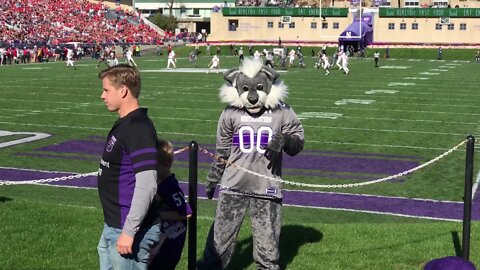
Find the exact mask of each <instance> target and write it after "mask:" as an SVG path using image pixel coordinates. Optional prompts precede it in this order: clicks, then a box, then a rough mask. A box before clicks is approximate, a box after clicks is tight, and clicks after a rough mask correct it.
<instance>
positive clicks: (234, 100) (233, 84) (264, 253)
mask: <svg viewBox="0 0 480 270" xmlns="http://www.w3.org/2000/svg"><path fill="white" fill-rule="evenodd" d="M278 77H279V75H278V73H277V72H275V70H273V69H271V68H270V67H267V66H264V65H262V63H261V62H260V61H257V60H252V59H245V61H244V62H243V64H242V65H241V66H240V68H239V69H233V70H229V71H227V72H226V73H225V74H224V78H225V80H226V81H227V83H225V84H224V85H223V86H222V87H221V88H220V98H221V100H222V102H225V103H227V104H228V105H227V107H226V108H225V109H224V110H223V112H222V114H221V116H220V120H219V121H218V127H217V140H216V155H217V157H220V158H221V159H223V160H228V162H227V164H225V162H222V161H221V160H214V161H213V163H212V167H211V169H210V171H209V173H208V176H207V185H206V192H207V196H208V198H209V199H212V197H213V195H214V192H215V188H216V186H217V184H220V188H219V196H218V202H217V209H216V217H215V221H214V223H213V225H212V227H211V228H210V232H209V235H208V238H207V243H206V247H205V251H204V258H203V261H201V262H199V265H198V269H209V270H211V269H225V268H226V267H227V265H228V264H229V262H230V259H231V257H232V255H233V252H234V249H235V241H236V238H237V235H238V232H239V230H240V227H241V225H242V222H243V218H244V216H245V213H246V212H247V211H248V214H249V216H250V218H251V221H252V235H253V258H254V260H255V263H256V266H257V269H279V265H278V263H279V257H280V254H279V240H280V229H281V225H282V224H281V223H282V218H281V206H282V191H281V183H280V178H279V177H280V176H281V167H282V152H285V153H287V154H288V155H290V156H294V155H296V154H298V153H299V152H300V151H302V150H303V144H304V131H303V127H302V124H301V123H300V121H299V120H298V117H297V115H296V114H295V112H294V111H293V110H292V109H291V108H290V107H289V106H288V105H287V104H285V103H283V100H284V99H285V98H286V96H287V86H286V85H285V84H284V83H283V82H282V81H280V80H279V79H278ZM231 163H235V164H236V165H238V166H240V167H243V168H245V169H248V170H250V171H253V172H255V173H256V174H251V173H248V172H245V171H243V170H239V169H237V168H235V167H234V166H232V165H231ZM265 176H266V177H265Z"/></svg>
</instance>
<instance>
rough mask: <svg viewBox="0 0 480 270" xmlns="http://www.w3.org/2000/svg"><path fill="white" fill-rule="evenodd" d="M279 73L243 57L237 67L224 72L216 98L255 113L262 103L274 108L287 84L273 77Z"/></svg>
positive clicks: (285, 94) (281, 100)
mask: <svg viewBox="0 0 480 270" xmlns="http://www.w3.org/2000/svg"><path fill="white" fill-rule="evenodd" d="M278 77H279V74H278V73H277V72H276V71H275V70H273V69H272V68H270V67H267V66H264V65H263V64H262V63H261V62H260V61H258V60H253V59H245V60H244V61H243V63H242V65H241V66H240V68H239V69H231V70H229V71H227V72H225V74H224V78H225V80H226V81H227V83H225V84H224V85H223V86H222V87H221V88H220V99H221V100H222V102H225V103H228V104H229V105H230V106H233V107H237V108H245V109H246V110H247V111H248V112H250V113H258V112H259V111H260V110H261V109H262V108H263V107H265V108H267V109H273V108H275V107H276V106H277V105H278V104H279V103H281V102H283V101H284V99H285V98H286V97H287V94H288V92H287V86H286V85H285V84H284V83H283V82H282V81H279V80H277V79H278Z"/></svg>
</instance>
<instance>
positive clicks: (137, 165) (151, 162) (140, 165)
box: [133, 159, 157, 169]
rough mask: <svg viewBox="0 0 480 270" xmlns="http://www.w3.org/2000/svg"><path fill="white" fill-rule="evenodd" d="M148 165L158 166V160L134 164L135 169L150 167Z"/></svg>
mask: <svg viewBox="0 0 480 270" xmlns="http://www.w3.org/2000/svg"><path fill="white" fill-rule="evenodd" d="M148 165H155V166H157V160H155V159H153V160H145V161H141V162H137V163H135V164H133V168H134V169H138V168H140V167H143V166H148Z"/></svg>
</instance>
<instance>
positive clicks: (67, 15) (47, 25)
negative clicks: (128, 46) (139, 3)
mask: <svg viewBox="0 0 480 270" xmlns="http://www.w3.org/2000/svg"><path fill="white" fill-rule="evenodd" d="M0 33H1V35H0V42H2V43H4V44H13V43H22V44H48V45H52V46H56V45H58V44H62V43H66V42H72V41H75V42H77V41H79V42H85V43H97V44H100V43H102V44H106V43H116V44H118V43H143V44H158V43H160V42H161V41H162V39H163V37H162V36H161V35H160V34H159V33H157V32H156V31H155V30H153V29H151V27H150V26H148V25H146V24H144V23H143V21H142V20H141V19H140V18H139V17H138V16H136V15H134V14H133V13H131V12H128V11H124V10H122V9H120V8H118V9H116V10H111V9H108V7H107V6H105V5H103V4H101V3H100V2H99V3H92V2H89V1H87V0H2V1H0Z"/></svg>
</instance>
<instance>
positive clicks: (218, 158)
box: [200, 140, 467, 188]
mask: <svg viewBox="0 0 480 270" xmlns="http://www.w3.org/2000/svg"><path fill="white" fill-rule="evenodd" d="M466 142H467V140H463V141H462V142H460V143H459V144H457V145H456V146H454V147H453V148H451V149H449V150H447V151H446V152H444V153H442V154H441V155H439V156H437V157H435V158H433V159H431V160H429V161H427V162H425V163H423V164H421V165H419V166H417V167H415V168H412V169H410V170H407V171H404V172H401V173H397V174H395V175H391V176H387V177H384V178H380V179H376V180H370V181H366V182H360V183H353V184H338V185H322V184H308V183H300V182H294V181H288V180H283V179H281V178H280V177H271V176H266V175H262V174H259V173H256V172H253V171H250V170H248V169H245V168H243V167H240V166H238V165H236V164H235V163H232V162H229V161H227V160H225V159H223V158H221V157H219V156H217V155H215V154H213V153H211V152H209V151H207V150H206V149H204V148H201V147H200V151H201V152H202V153H204V154H206V155H209V156H210V157H212V158H214V159H216V160H218V161H220V162H222V163H224V164H225V165H231V166H234V167H235V168H237V169H238V170H241V171H244V172H246V173H249V174H252V175H255V176H258V177H262V178H265V179H268V180H272V181H275V182H280V183H282V184H287V185H294V186H301V187H310V188H350V187H359V186H366V185H370V184H376V183H380V182H385V181H388V180H391V179H395V178H399V177H401V176H405V175H407V174H410V173H412V172H414V171H417V170H419V169H421V168H423V167H426V166H428V165H430V164H432V163H434V162H436V161H438V160H440V159H442V158H444V157H446V156H447V155H449V154H451V153H452V152H453V151H455V150H457V149H458V148H459V147H460V146H462V145H464V144H465V143H466Z"/></svg>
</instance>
